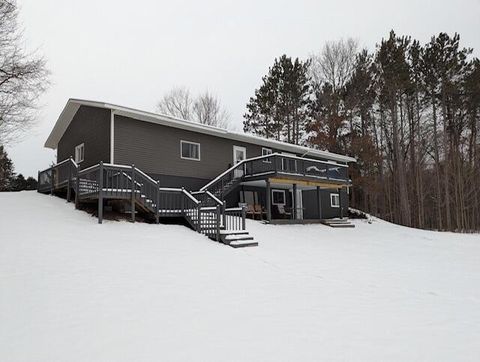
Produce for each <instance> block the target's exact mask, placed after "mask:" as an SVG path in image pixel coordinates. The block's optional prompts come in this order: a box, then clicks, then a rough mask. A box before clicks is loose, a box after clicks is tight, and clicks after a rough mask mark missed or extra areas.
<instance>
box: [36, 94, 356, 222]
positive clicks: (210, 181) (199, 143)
mask: <svg viewBox="0 0 480 362" xmlns="http://www.w3.org/2000/svg"><path fill="white" fill-rule="evenodd" d="M45 147H48V148H51V149H56V150H57V161H58V162H59V164H61V163H62V162H65V161H66V160H69V159H70V160H72V164H74V165H75V167H76V169H77V172H80V173H82V172H83V170H88V169H91V168H92V167H94V166H95V165H99V164H100V163H102V164H103V165H105V166H104V168H105V167H106V168H108V167H112V166H113V165H122V167H127V166H128V167H131V165H134V166H135V169H138V170H139V171H141V172H142V174H144V175H145V176H148V178H149V180H154V181H155V183H156V185H157V186H158V187H159V188H164V189H168V188H171V189H184V190H186V191H187V192H189V193H190V194H191V195H192V196H194V197H196V198H198V199H200V198H201V197H200V196H199V195H201V194H202V193H203V194H205V193H207V192H208V194H209V195H211V196H210V199H212V198H214V199H216V200H217V201H221V202H223V203H224V208H225V207H227V208H228V207H238V206H239V205H241V206H244V208H245V212H246V214H247V216H250V217H253V218H257V219H264V220H266V221H267V222H275V221H284V222H285V221H286V220H289V222H293V221H296V222H302V221H303V222H305V221H306V220H312V219H317V220H318V219H329V218H341V217H343V216H345V215H346V213H347V209H348V190H349V187H350V186H351V185H350V180H349V178H348V163H349V162H355V159H354V158H351V157H348V156H344V155H339V154H334V153H330V152H326V151H320V150H316V149H312V148H307V147H302V146H297V145H292V144H288V143H284V142H279V141H275V140H270V139H264V138H260V137H256V136H253V135H247V134H243V133H236V132H231V131H228V130H224V129H220V128H216V127H211V126H206V125H202V124H198V123H194V122H189V121H186V120H181V119H176V118H173V117H169V116H165V115H159V114H155V113H150V112H145V111H141V110H136V109H132V108H127V107H122V106H118V105H113V104H108V103H102V102H95V101H87V100H81V99H69V100H68V102H67V104H66V106H65V108H64V109H63V111H62V113H61V114H60V117H59V118H58V120H57V122H56V124H55V126H54V128H53V130H52V132H51V134H50V136H49V137H48V139H47V141H46V143H45ZM53 172H54V173H55V172H56V173H57V174H56V181H55V184H56V185H59V183H62V182H63V183H65V182H66V179H65V178H66V176H65V172H66V171H63V173H64V175H63V180H61V178H62V177H60V176H59V175H60V173H62V172H61V171H60V170H57V171H55V170H53ZM68 172H70V171H68ZM112 172H113V171H112ZM115 175H116V176H115ZM118 175H119V174H118V173H117V174H113V173H112V174H111V177H116V178H110V179H106V178H103V179H102V180H101V181H102V183H103V184H104V186H105V184H106V183H111V184H112V185H110V186H112V187H109V188H108V190H106V191H105V190H104V191H105V192H112V191H111V190H114V189H115V187H113V186H114V185H113V184H114V183H115V181H116V182H117V183H118V182H119V181H118V177H119V176H118ZM43 176H44V177H43V178H44V180H43V181H45V177H46V176H45V175H43ZM47 176H48V175H47ZM48 177H52V179H51V180H50V181H52V182H51V183H54V182H53V178H54V174H53V173H52V174H51V175H50V176H48ZM48 177H47V178H48ZM70 178H71V179H70V181H71V185H73V184H74V183H75V180H74V179H75V177H73V179H72V177H71V176H70ZM87 179H88V178H87V177H84V178H79V179H78V180H79V182H76V183H77V184H80V187H81V186H82V185H85V182H86V180H87ZM40 181H42V180H40ZM96 182H97V181H96ZM97 183H98V182H97ZM40 184H42V182H40ZM47 184H48V182H47V183H44V186H45V185H47ZM50 186H51V185H50ZM40 187H42V186H40ZM89 187H91V185H90V186H89ZM122 187H123V186H122ZM69 189H70V187H69ZM109 190H110V191H109ZM116 190H118V188H117V189H116ZM72 191H75V190H74V189H73V188H72ZM77 192H78V190H77ZM195 195H197V196H195ZM104 196H105V195H104ZM202 197H203V196H202ZM203 198H205V197H203ZM210 201H211V200H210ZM102 202H104V201H102ZM157 204H158V203H157ZM158 207H160V208H161V205H160V206H159V205H157V208H158Z"/></svg>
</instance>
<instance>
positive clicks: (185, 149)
mask: <svg viewBox="0 0 480 362" xmlns="http://www.w3.org/2000/svg"><path fill="white" fill-rule="evenodd" d="M180 157H181V158H184V159H186V160H196V161H200V143H195V142H189V141H180Z"/></svg>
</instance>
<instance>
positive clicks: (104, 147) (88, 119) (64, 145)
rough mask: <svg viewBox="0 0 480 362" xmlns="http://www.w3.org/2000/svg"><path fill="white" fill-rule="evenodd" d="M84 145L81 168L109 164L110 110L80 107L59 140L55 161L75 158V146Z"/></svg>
mask: <svg viewBox="0 0 480 362" xmlns="http://www.w3.org/2000/svg"><path fill="white" fill-rule="evenodd" d="M81 143H84V144H85V154H84V160H83V162H81V163H80V167H81V168H87V167H90V166H92V165H95V164H97V163H99V162H100V161H103V162H110V110H109V109H102V108H95V107H88V106H80V108H79V109H78V111H77V113H76V114H75V116H74V117H73V120H72V122H71V123H70V125H69V126H68V128H67V130H66V131H65V133H64V135H63V137H62V138H61V139H60V142H59V143H58V148H57V161H58V162H60V161H63V160H65V159H67V158H69V157H70V156H71V157H73V158H75V146H77V145H79V144H81Z"/></svg>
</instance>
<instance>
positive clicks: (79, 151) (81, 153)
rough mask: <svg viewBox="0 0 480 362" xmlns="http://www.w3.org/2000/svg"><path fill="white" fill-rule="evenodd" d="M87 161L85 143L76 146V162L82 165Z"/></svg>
mask: <svg viewBox="0 0 480 362" xmlns="http://www.w3.org/2000/svg"><path fill="white" fill-rule="evenodd" d="M84 159H85V143H81V144H79V145H78V146H75V162H76V163H80V162H82V161H83V160H84Z"/></svg>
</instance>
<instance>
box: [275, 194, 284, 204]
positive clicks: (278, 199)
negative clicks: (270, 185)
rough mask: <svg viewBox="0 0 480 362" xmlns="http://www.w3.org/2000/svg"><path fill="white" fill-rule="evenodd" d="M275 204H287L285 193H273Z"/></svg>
mask: <svg viewBox="0 0 480 362" xmlns="http://www.w3.org/2000/svg"><path fill="white" fill-rule="evenodd" d="M272 199H273V203H274V204H285V193H284V192H283V191H273V197H272Z"/></svg>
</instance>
